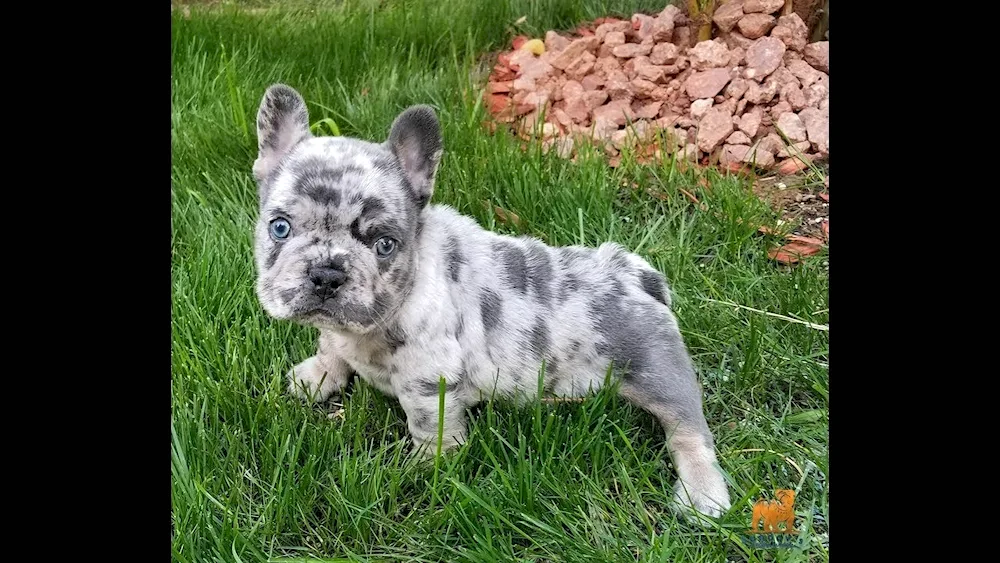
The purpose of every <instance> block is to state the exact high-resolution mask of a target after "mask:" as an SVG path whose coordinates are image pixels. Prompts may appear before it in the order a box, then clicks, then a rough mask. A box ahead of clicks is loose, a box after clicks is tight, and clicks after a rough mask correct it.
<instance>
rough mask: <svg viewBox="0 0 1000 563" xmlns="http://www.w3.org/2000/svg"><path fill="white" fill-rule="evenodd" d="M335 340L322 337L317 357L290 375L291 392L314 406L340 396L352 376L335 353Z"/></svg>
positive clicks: (295, 369) (305, 362) (289, 387)
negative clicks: (331, 397)
mask: <svg viewBox="0 0 1000 563" xmlns="http://www.w3.org/2000/svg"><path fill="white" fill-rule="evenodd" d="M330 339H331V337H330V336H327V335H324V334H322V333H321V334H320V337H319V346H318V349H317V351H316V355H315V356H310V357H309V358H307V359H305V360H303V361H302V362H300V363H299V364H298V365H296V366H295V367H293V368H292V369H291V370H290V371H289V372H288V392H289V393H291V394H292V395H294V396H296V397H298V398H300V399H302V400H305V401H310V402H316V403H318V402H322V401H325V400H327V399H328V398H329V397H330V396H331V395H333V394H334V393H338V392H340V391H341V390H342V389H343V388H344V387H345V386H346V385H347V382H348V380H349V379H350V375H351V367H350V366H349V365H348V364H347V362H345V361H344V360H343V359H341V358H340V356H338V355H337V354H336V352H334V351H333V343H332V342H331V340H330Z"/></svg>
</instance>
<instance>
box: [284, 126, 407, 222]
mask: <svg viewBox="0 0 1000 563" xmlns="http://www.w3.org/2000/svg"><path fill="white" fill-rule="evenodd" d="M269 182H270V183H271V185H270V186H269V188H270V189H269V190H268V191H269V194H268V198H267V202H266V203H265V207H266V208H271V209H274V208H282V209H289V208H292V207H295V206H296V204H297V203H303V202H304V201H307V202H308V203H310V204H311V206H312V207H315V206H319V207H333V208H348V207H353V206H356V205H361V204H363V203H365V202H367V203H368V204H369V205H370V204H371V203H372V202H373V201H377V202H379V205H380V206H381V207H383V208H384V210H385V211H387V212H390V213H394V214H404V215H405V214H407V211H408V210H409V207H411V206H412V201H411V200H412V198H411V197H410V196H409V192H408V191H407V189H406V186H405V182H406V179H405V176H404V175H403V171H402V168H401V167H400V165H399V161H398V160H397V159H396V158H395V157H394V156H393V155H392V153H390V152H389V151H388V150H386V149H385V148H384V147H383V146H382V145H378V144H375V143H368V142H365V141H360V140H357V139H349V138H342V137H319V138H312V139H308V140H306V141H303V142H302V143H300V144H299V145H298V146H297V147H296V148H295V150H294V151H293V152H292V153H291V154H290V155H288V157H287V158H286V159H285V160H284V161H283V162H282V163H281V167H280V169H279V170H278V171H277V173H276V174H275V175H274V176H273V177H272V178H270V179H269Z"/></svg>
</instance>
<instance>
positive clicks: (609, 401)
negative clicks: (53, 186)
mask: <svg viewBox="0 0 1000 563" xmlns="http://www.w3.org/2000/svg"><path fill="white" fill-rule="evenodd" d="M250 4H255V5H261V4H266V3H261V2H253V3H250ZM315 4H316V3H308V2H297V3H295V4H294V5H293V6H292V7H285V8H283V9H282V10H280V11H266V12H257V13H253V14H248V13H245V12H240V11H238V10H236V9H227V8H223V9H213V10H211V11H210V12H206V11H202V10H198V9H197V8H193V9H192V12H191V16H190V18H189V19H185V18H183V17H181V15H180V14H179V13H175V14H174V16H173V21H172V24H173V25H172V47H171V48H172V85H173V90H172V113H171V148H172V152H173V165H172V170H171V180H172V187H171V206H172V236H171V264H172V265H171V279H172V292H173V294H172V320H171V331H172V341H173V342H172V353H171V361H172V383H171V393H172V406H171V439H172V441H171V455H172V459H171V462H172V464H171V467H172V485H171V490H172V501H173V505H172V514H171V521H172V540H171V541H172V557H173V560H175V561H179V562H195V561H197V562H208V561H264V560H293V559H294V560H300V561H305V560H313V558H321V559H323V560H326V561H338V560H367V559H374V560H400V561H442V560H444V561H484V562H485V561H637V560H641V561H707V562H716V561H725V560H730V561H732V560H736V561H744V560H745V561H803V560H809V561H815V560H827V559H828V547H827V545H828V542H827V539H826V538H827V533H826V531H827V523H828V498H829V497H828V485H827V429H828V399H827V397H828V382H829V377H828V372H827V361H828V360H827V358H828V348H829V333H828V332H827V331H823V330H817V329H816V328H814V327H810V326H807V325H805V324H802V323H799V322H793V321H789V320H787V319H785V318H779V317H776V316H773V315H768V314H764V313H761V312H756V311H752V310H749V309H747V308H752V309H756V310H759V311H763V312H767V313H772V314H775V315H783V316H785V317H790V318H793V319H798V320H802V321H808V322H811V323H816V324H823V325H825V324H827V323H828V313H827V312H826V311H827V309H828V299H827V289H828V277H827V274H826V269H825V268H824V265H823V262H824V261H825V260H827V257H826V255H825V254H824V255H820V256H817V257H814V258H813V259H810V260H808V261H807V262H806V263H805V264H803V265H801V266H799V267H796V268H794V269H789V268H786V267H782V266H779V265H776V264H775V263H773V262H770V261H769V260H767V257H766V250H767V248H768V247H769V245H770V244H772V243H773V242H774V241H773V240H771V239H769V238H767V237H764V236H762V235H760V234H759V233H757V232H756V228H757V226H758V225H761V224H765V225H770V226H774V224H775V220H776V216H775V214H774V213H773V212H772V211H771V210H769V209H768V208H767V207H766V206H765V205H764V204H763V203H761V202H760V201H758V200H756V199H755V198H754V197H753V196H752V195H751V194H750V192H749V188H748V186H747V181H746V180H743V179H740V178H737V177H732V176H725V175H720V174H716V173H714V172H708V173H706V179H707V180H708V185H709V186H710V187H711V190H706V189H705V188H704V187H702V186H700V185H698V183H697V179H696V177H695V176H693V174H694V172H692V171H687V172H684V171H681V170H679V169H678V168H677V167H675V166H673V164H672V163H671V161H669V160H667V161H664V162H663V163H661V164H660V165H658V166H652V167H649V166H647V167H640V166H636V165H634V164H632V163H631V161H630V160H629V159H628V158H626V159H624V161H623V163H622V166H620V167H619V168H617V169H611V168H608V167H607V166H606V165H605V164H604V163H603V162H602V161H601V160H599V159H596V158H584V159H581V161H580V162H578V163H570V162H567V161H563V160H560V159H558V158H557V157H556V156H555V155H554V154H553V155H543V154H541V152H540V151H539V150H538V148H537V147H533V148H529V150H528V151H527V152H522V151H521V150H520V149H519V145H520V142H519V141H517V140H515V139H512V138H510V137H509V136H506V135H497V136H491V135H489V134H487V133H486V132H484V130H483V129H482V128H481V126H480V123H481V121H482V120H483V119H484V117H485V116H484V114H483V108H482V107H481V104H480V103H479V100H480V94H481V92H480V90H479V88H480V86H481V84H479V83H477V82H476V80H477V76H479V73H480V69H481V64H480V62H479V60H480V57H481V55H482V53H485V52H488V51H490V50H494V49H497V48H500V47H501V46H504V45H505V44H506V43H507V42H508V41H509V39H510V36H511V35H512V32H513V30H514V29H515V28H514V26H513V22H514V21H515V20H517V18H518V17H520V16H522V15H527V16H528V17H527V20H526V22H525V23H524V24H523V25H521V26H519V27H518V28H516V29H517V30H518V31H521V32H525V33H538V32H539V31H544V30H546V29H552V28H555V29H560V28H572V27H575V25H576V24H577V23H578V22H579V21H582V20H585V19H590V18H594V17H598V16H601V15H607V14H618V15H624V16H627V15H629V14H631V13H633V12H635V11H640V10H643V11H648V12H655V11H659V10H660V9H662V7H663V0H657V1H631V2H629V1H624V2H609V1H604V2H602V1H584V2H577V1H570V0H553V1H550V2H538V1H525V0H521V1H515V0H478V1H459V0H450V1H434V0H426V1H424V0H411V1H406V2H399V1H396V2H393V1H385V2H358V1H353V2H352V1H345V2H338V3H334V4H337V5H339V7H336V6H335V7H327V8H316V6H315ZM295 6H299V7H298V8H296V7H295ZM278 81H282V82H286V83H288V84H290V85H292V86H294V87H295V88H297V89H298V90H299V91H300V92H301V93H302V94H303V96H304V97H305V99H306V100H307V102H308V104H309V109H310V118H311V120H312V121H313V122H314V123H317V127H318V128H321V129H322V130H323V131H327V132H328V131H331V130H339V132H340V133H341V134H344V135H351V136H360V137H364V138H369V139H378V140H380V139H383V138H384V137H385V135H386V134H387V131H388V127H389V124H390V123H391V122H392V119H393V117H395V115H397V114H398V113H399V112H400V111H401V110H402V109H404V108H405V107H406V106H407V105H409V104H412V103H430V104H432V105H434V106H435V107H436V108H437V109H438V112H439V116H440V118H441V121H442V125H443V133H444V137H445V143H446V149H447V150H446V154H445V157H444V159H443V162H442V167H441V170H440V172H439V174H438V182H437V191H436V193H435V196H434V201H436V202H442V203H448V204H451V205H453V206H455V207H456V208H457V209H458V210H459V211H461V212H463V213H465V214H468V215H471V216H473V217H474V218H476V219H477V220H478V221H479V222H480V224H482V225H483V226H484V227H485V228H487V229H493V230H497V231H503V232H513V230H512V227H510V226H508V225H503V224H498V223H497V219H496V215H495V214H494V213H493V211H492V207H491V206H492V205H498V206H501V207H503V208H505V209H509V210H511V211H513V212H515V213H517V214H518V215H519V216H520V217H521V219H522V226H521V227H520V230H521V231H522V232H526V233H530V234H533V235H536V236H538V237H540V238H542V239H543V240H545V241H546V242H548V243H550V244H572V243H578V242H583V243H585V244H591V245H596V244H598V243H600V242H602V241H606V240H614V241H618V242H620V243H622V244H624V245H625V246H626V247H629V248H631V249H638V250H639V252H640V253H641V254H642V255H643V256H645V257H646V258H647V259H649V260H650V262H651V263H652V264H654V265H655V266H656V267H658V268H660V269H661V270H662V271H663V272H664V273H666V274H667V276H668V278H669V280H670V283H671V286H672V288H673V290H674V293H675V310H676V313H677V315H678V318H679V321H680V323H681V327H682V330H683V333H684V337H685V339H686V341H687V343H688V346H689V348H690V351H691V353H692V356H693V358H694V361H695V363H696V365H697V367H698V369H699V375H700V378H701V381H702V384H703V385H704V389H705V409H706V414H707V416H708V419H709V424H710V425H711V427H712V429H713V431H714V432H715V436H716V440H717V447H718V451H719V456H720V460H721V464H722V467H723V468H724V470H725V472H726V477H727V480H728V481H729V483H730V492H731V494H732V496H733V501H734V506H733V509H732V510H731V511H730V512H729V514H727V515H726V516H725V517H724V518H723V519H722V520H721V521H720V523H719V524H717V525H712V526H708V527H698V526H693V525H690V524H688V523H686V522H685V521H684V520H683V518H680V517H678V516H677V515H676V514H675V513H674V512H673V511H672V510H671V502H670V494H671V488H670V487H671V485H672V483H673V482H674V480H675V478H676V476H675V474H674V471H673V469H672V466H671V464H670V462H669V457H668V454H667V450H666V449H665V444H664V435H663V432H662V430H661V429H660V428H659V427H658V426H657V424H656V422H655V420H654V419H653V417H652V416H650V415H648V414H646V413H644V412H642V411H641V410H638V409H636V408H634V407H632V406H631V405H629V404H628V403H627V402H625V401H623V400H620V399H619V398H617V397H616V396H615V395H614V394H613V393H610V392H602V393H600V394H598V395H596V396H594V397H593V398H590V399H588V400H587V401H585V402H583V403H574V404H558V405H551V404H542V403H535V404H533V405H528V406H525V407H515V406H513V405H511V404H508V403H505V402H499V401H498V402H493V403H488V404H485V405H483V406H481V407H480V408H478V409H476V411H475V412H474V413H473V416H472V427H471V436H470V439H469V442H468V444H467V445H465V446H464V447H462V448H461V449H460V450H458V451H457V452H455V453H452V454H448V455H446V456H444V457H443V458H442V459H440V460H439V461H438V462H437V463H431V464H427V463H424V464H418V463H415V462H413V461H412V460H411V459H410V458H409V457H408V456H407V452H408V450H409V447H408V443H407V441H406V424H405V418H404V415H403V412H402V410H401V409H400V408H399V406H398V404H397V403H396V402H395V401H394V400H392V399H389V398H386V397H383V396H381V395H380V394H379V393H378V392H376V391H374V390H373V389H371V388H369V387H367V386H366V385H365V384H364V383H363V382H355V385H354V387H353V388H352V389H351V391H350V392H349V393H347V395H346V397H345V400H344V411H345V412H344V417H343V418H342V419H341V418H334V419H331V418H329V417H328V416H327V408H328V407H324V406H306V405H303V404H300V403H298V402H297V401H295V400H292V399H291V398H290V397H288V396H287V395H286V394H285V379H284V374H285V372H286V371H287V370H288V369H289V368H290V367H291V366H292V365H293V364H295V363H296V362H298V361H300V360H302V359H304V358H306V357H307V356H309V355H311V354H312V353H313V346H314V340H315V336H316V333H315V331H313V330H312V329H308V328H303V327H299V326H294V325H291V324H288V323H281V322H275V321H272V320H270V319H269V318H268V317H267V316H266V315H265V314H264V312H263V311H262V310H261V308H260V307H259V305H258V303H257V301H256V297H255V295H254V292H253V283H254V271H253V260H252V250H251V248H252V246H251V238H252V235H251V232H252V226H253V222H254V220H255V215H256V210H257V207H256V205H257V204H256V192H255V190H256V188H255V185H254V183H253V180H252V178H251V173H250V166H251V164H252V162H253V159H254V158H255V156H256V140H255V135H254V130H253V126H254V121H255V119H254V116H255V112H256V105H257V103H258V102H259V100H260V97H261V95H262V94H263V92H264V89H265V88H266V87H267V86H268V85H269V84H271V83H272V82H278ZM362 92H365V94H363V93H362ZM323 120H327V121H325V122H324V123H322V124H320V123H319V122H321V121H323ZM633 183H634V184H636V185H638V186H639V187H640V188H641V189H634V188H632V187H630V186H632V184H633ZM645 188H650V189H652V190H655V191H659V192H661V193H663V194H665V195H666V199H665V200H661V199H660V198H656V197H653V196H651V195H649V194H648V193H647V192H646V190H645ZM681 188H683V189H685V190H688V191H690V192H692V193H694V194H695V195H696V196H697V197H698V198H699V199H700V200H701V201H702V202H703V203H704V204H705V208H704V209H701V208H699V207H698V206H695V205H692V204H691V202H690V201H689V200H688V199H687V198H686V197H684V196H683V195H682V194H681V192H680V191H679V189H681ZM484 202H488V204H487V203H484ZM735 305H740V306H742V307H743V308H741V307H736V306H735ZM793 464H794V465H793ZM799 470H801V471H802V473H800V471H799ZM777 488H794V489H797V490H798V497H797V498H796V507H797V508H796V512H797V515H798V516H797V525H798V527H799V529H801V530H802V533H801V541H802V544H803V547H802V548H801V549H787V550H773V549H763V548H753V547H748V546H746V545H745V544H744V543H742V541H741V540H740V538H739V534H740V533H741V532H742V531H744V530H745V529H746V528H747V526H748V525H749V520H750V514H751V507H752V504H753V502H754V501H755V500H756V499H758V498H760V497H761V496H767V497H771V496H772V495H773V492H774V490H775V489H777Z"/></svg>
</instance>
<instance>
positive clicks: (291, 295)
mask: <svg viewBox="0 0 1000 563" xmlns="http://www.w3.org/2000/svg"><path fill="white" fill-rule="evenodd" d="M298 293H299V290H298V289H283V290H281V291H280V292H278V296H279V297H281V300H282V301H284V302H285V303H289V302H291V300H292V299H295V296H296V295H298Z"/></svg>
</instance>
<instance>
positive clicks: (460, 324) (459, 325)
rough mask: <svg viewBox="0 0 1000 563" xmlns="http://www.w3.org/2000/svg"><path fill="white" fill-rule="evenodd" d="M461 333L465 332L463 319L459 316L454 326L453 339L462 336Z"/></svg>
mask: <svg viewBox="0 0 1000 563" xmlns="http://www.w3.org/2000/svg"><path fill="white" fill-rule="evenodd" d="M463 332H465V317H463V316H461V315H459V317H458V323H457V324H456V325H455V337H460V336H462V333H463Z"/></svg>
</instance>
